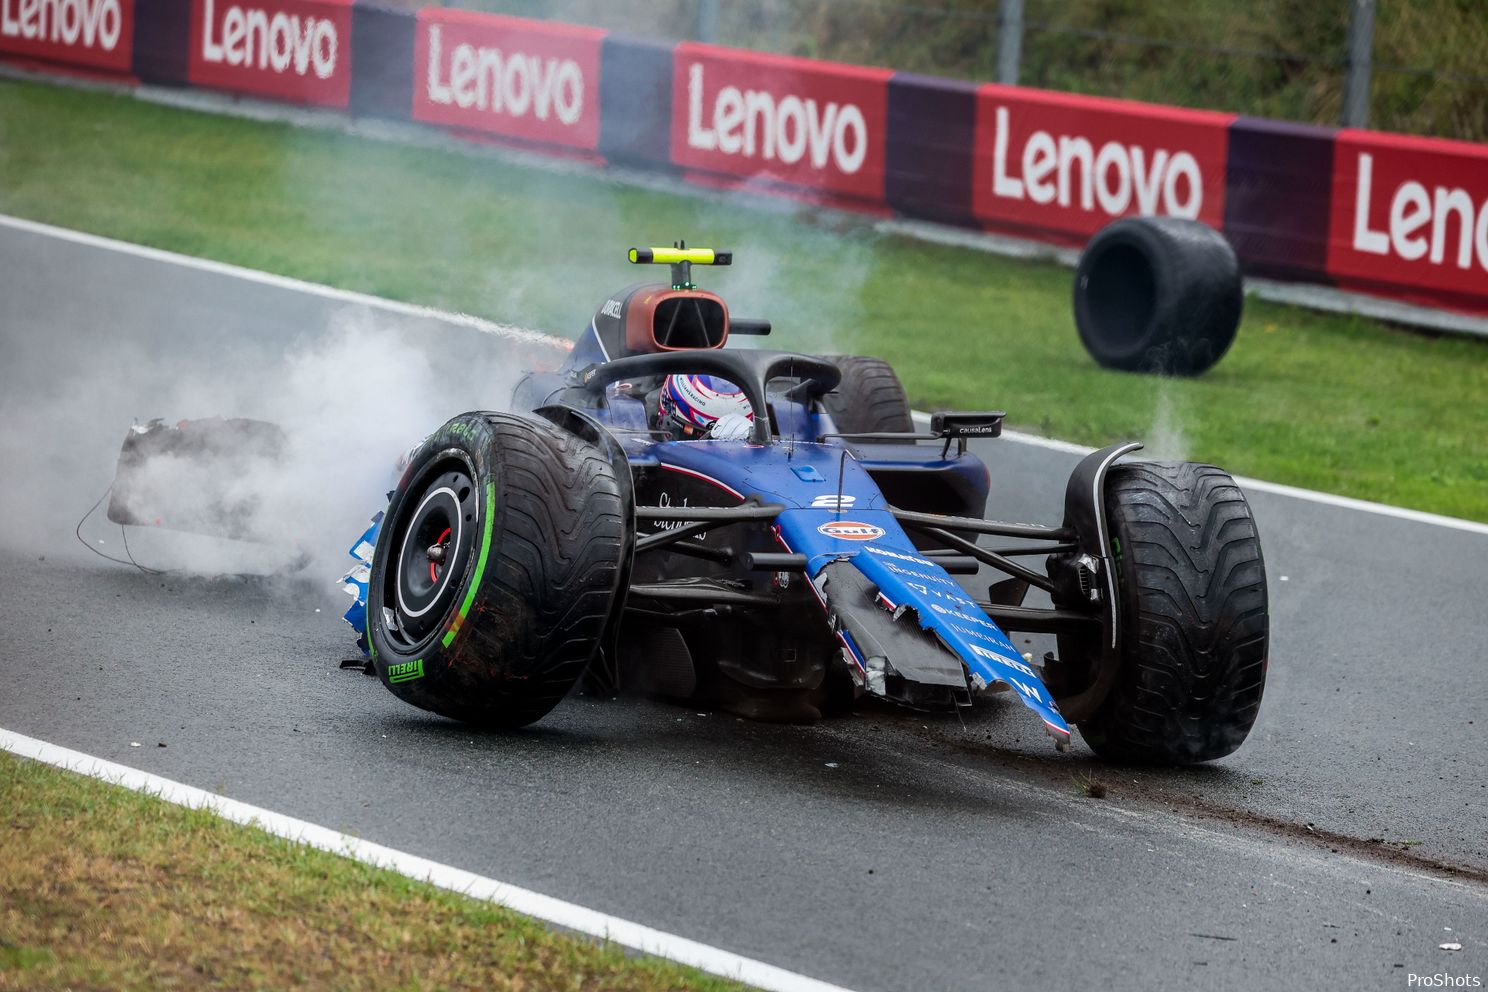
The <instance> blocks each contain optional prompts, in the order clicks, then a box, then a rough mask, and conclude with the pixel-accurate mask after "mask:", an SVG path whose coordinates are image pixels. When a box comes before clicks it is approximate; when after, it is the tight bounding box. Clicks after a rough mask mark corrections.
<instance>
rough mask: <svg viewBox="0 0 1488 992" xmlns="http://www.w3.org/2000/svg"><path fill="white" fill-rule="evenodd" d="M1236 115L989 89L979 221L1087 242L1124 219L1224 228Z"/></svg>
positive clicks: (977, 162) (984, 90)
mask: <svg viewBox="0 0 1488 992" xmlns="http://www.w3.org/2000/svg"><path fill="white" fill-rule="evenodd" d="M1234 120H1235V115H1234V114H1219V113H1212V112H1209V111H1200V110H1181V109H1178V108H1176V107H1160V106H1154V105H1152V104H1143V103H1130V102H1127V101H1124V100H1106V99H1100V98H1096V97H1086V96H1077V95H1074V94H1068V93H1049V92H1043V91H1039V90H1029V89H1023V88H1021V87H1010V86H999V85H995V84H988V85H985V86H982V87H981V88H980V89H979V90H978V91H977V123H976V151H975V154H974V156H973V160H974V165H973V168H974V170H975V172H974V176H973V186H972V206H973V209H974V211H975V214H976V216H977V218H978V219H980V220H983V221H985V222H988V223H990V224H994V225H1014V226H1018V227H1029V228H1037V229H1040V230H1044V231H1051V232H1057V233H1059V234H1061V235H1064V236H1066V237H1071V236H1072V237H1074V238H1078V239H1081V240H1083V239H1084V238H1087V237H1089V236H1090V235H1092V234H1094V233H1095V232H1096V231H1098V230H1099V229H1100V228H1102V227H1104V226H1105V225H1106V224H1109V223H1110V222H1111V221H1112V220H1115V219H1116V218H1117V217H1124V216H1126V215H1128V214H1143V215H1154V214H1155V215H1167V216H1173V217H1187V218H1191V219H1195V220H1201V221H1204V222H1205V223H1207V224H1209V225H1211V226H1213V227H1216V228H1218V227H1220V226H1221V225H1222V224H1223V223H1224V202H1225V159H1226V155H1227V154H1228V150H1229V126H1230V124H1231V122H1233V121H1234Z"/></svg>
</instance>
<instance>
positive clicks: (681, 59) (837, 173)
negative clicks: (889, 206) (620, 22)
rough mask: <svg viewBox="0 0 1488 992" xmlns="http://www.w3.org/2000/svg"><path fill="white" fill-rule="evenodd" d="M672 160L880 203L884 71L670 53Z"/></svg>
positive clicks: (682, 49)
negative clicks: (671, 67) (672, 54)
mask: <svg viewBox="0 0 1488 992" xmlns="http://www.w3.org/2000/svg"><path fill="white" fill-rule="evenodd" d="M672 65H673V69H672V162H673V163H674V164H676V165H679V166H682V167H683V168H687V169H698V170H702V171H707V172H713V173H721V174H723V175H727V176H739V177H743V178H756V177H757V178H762V179H767V180H774V181H778V182H783V183H790V184H792V185H794V186H801V187H805V188H807V189H812V190H821V191H823V192H827V193H833V194H839V195H845V196H852V197H862V198H866V199H872V200H882V199H883V196H884V149H885V146H886V143H887V130H888V129H887V126H886V120H887V117H888V95H889V77H891V76H892V75H893V72H892V71H890V70H888V69H864V68H860V67H858V66H850V65H838V64H836V63H833V62H817V61H814V60H812V59H798V58H788V57H786V56H780V55H764V54H761V53H758V52H744V51H737V50H735V49H731V48H718V47H715V46H712V45H700V44H694V43H683V44H681V45H678V46H677V49H676V53H675V55H674V57H673V63H672Z"/></svg>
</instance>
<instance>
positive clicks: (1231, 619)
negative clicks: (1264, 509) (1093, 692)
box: [1079, 462, 1270, 764]
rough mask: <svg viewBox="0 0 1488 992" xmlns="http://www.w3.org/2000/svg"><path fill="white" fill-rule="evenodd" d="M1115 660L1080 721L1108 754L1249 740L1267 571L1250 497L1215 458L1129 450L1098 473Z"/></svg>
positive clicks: (1223, 750)
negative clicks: (1151, 455)
mask: <svg viewBox="0 0 1488 992" xmlns="http://www.w3.org/2000/svg"><path fill="white" fill-rule="evenodd" d="M1106 512H1107V514H1108V518H1109V522H1110V529H1111V536H1112V542H1113V544H1114V549H1113V550H1114V552H1115V561H1116V569H1117V576H1118V585H1119V596H1120V599H1121V630H1122V648H1121V658H1120V668H1119V670H1118V673H1117V677H1116V682H1115V684H1114V685H1113V687H1112V689H1111V692H1110V694H1109V695H1108V696H1107V697H1106V699H1105V700H1104V702H1102V703H1101V705H1100V707H1099V708H1098V709H1097V710H1096V712H1095V714H1094V715H1093V716H1092V717H1090V718H1088V719H1086V720H1082V721H1081V722H1080V723H1079V728H1080V735H1081V736H1082V737H1084V738H1085V741H1086V743H1088V744H1089V745H1090V747H1091V748H1092V749H1093V750H1094V751H1095V752H1096V753H1097V754H1099V755H1101V756H1102V757H1104V758H1109V759H1111V760H1115V761H1128V762H1142V763H1155V764H1190V763H1193V762H1198V761H1209V760H1211V759H1213V758H1220V757H1223V756H1224V755H1226V754H1229V753H1230V752H1232V751H1234V750H1235V749H1236V748H1237V747H1239V746H1240V744H1241V742H1243V741H1244V740H1245V737H1246V735H1247V734H1248V733H1249V732H1250V728H1251V726H1252V725H1253V724H1254V723H1255V718H1256V712H1257V710H1258V709H1259V707H1260V703H1261V693H1262V690H1263V689H1264V687H1265V682H1266V649H1267V639H1268V636H1269V628H1270V620H1269V613H1268V610H1267V603H1266V571H1265V565H1264V562H1263V561H1262V559H1261V544H1260V538H1259V536H1258V535H1257V533H1256V526H1255V521H1254V519H1253V518H1252V516H1251V513H1250V506H1249V504H1248V503H1246V501H1245V496H1244V494H1243V493H1242V492H1241V491H1240V487H1239V486H1237V485H1236V484H1235V481H1234V480H1233V479H1232V478H1230V476H1229V475H1228V474H1227V473H1225V472H1223V471H1221V470H1220V469H1217V468H1215V467H1214V466H1212V465H1197V464H1194V463H1191V462H1183V463H1177V464H1164V463H1156V462H1136V463H1131V464H1125V465H1117V466H1115V467H1114V468H1112V469H1111V472H1110V474H1109V476H1108V477H1107V481H1106Z"/></svg>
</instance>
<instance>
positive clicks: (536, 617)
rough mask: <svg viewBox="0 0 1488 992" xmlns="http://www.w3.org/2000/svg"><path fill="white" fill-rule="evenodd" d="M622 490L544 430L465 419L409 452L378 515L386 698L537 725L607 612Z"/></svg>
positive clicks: (595, 459) (378, 628)
mask: <svg viewBox="0 0 1488 992" xmlns="http://www.w3.org/2000/svg"><path fill="white" fill-rule="evenodd" d="M627 494H628V489H623V488H622V486H621V484H620V481H619V480H617V478H616V475H615V469H614V468H613V467H612V466H611V464H610V462H609V461H608V460H607V459H606V458H605V456H604V455H603V454H601V452H600V451H599V450H598V449H597V448H595V447H594V446H593V445H591V444H590V443H588V442H587V441H584V440H582V439H580V438H578V437H575V436H574V435H572V434H569V433H568V432H566V431H563V430H561V429H560V428H558V427H555V426H553V425H551V424H548V423H546V422H543V421H535V420H529V419H527V418H525V417H519V416H515V415H512V414H504V413H467V414H463V415H461V416H459V417H456V418H455V419H453V420H451V421H450V422H449V423H447V424H445V425H444V426H443V427H442V428H440V429H439V430H438V431H436V432H435V433H434V434H433V435H431V436H430V437H429V438H428V439H426V440H425V441H424V443H423V444H422V445H421V446H420V447H419V449H418V450H417V452H415V454H414V456H413V458H412V460H411V462H410V464H409V467H408V469H407V470H406V471H405V473H404V475H403V478H402V480H401V481H400V482H399V485H398V488H397V490H396V491H395V492H394V494H393V497H392V500H391V502H390V503H389V505H388V509H387V512H386V514H385V515H384V518H383V521H382V526H381V528H380V530H379V533H378V540H377V548H376V551H375V552H374V554H373V563H372V572H371V577H370V580H369V583H368V590H367V595H368V601H367V630H368V634H369V639H370V642H371V648H372V662H373V665H374V667H375V668H376V671H377V675H378V677H379V678H380V679H381V680H382V682H383V684H384V685H386V686H387V687H388V688H389V689H390V690H391V691H392V692H393V694H394V695H396V696H398V697H399V698H401V699H403V700H404V701H406V702H409V703H412V704H413V705H415V706H419V707H422V708H423V709H426V710H431V711H433V712H435V713H439V714H442V715H444V716H448V717H452V718H454V719H457V720H464V721H467V722H470V723H476V724H481V725H484V726H490V727H496V728H514V727H521V726H524V725H526V724H529V723H531V722H533V721H534V720H537V719H539V718H541V717H542V716H543V715H545V714H546V713H547V712H548V711H549V710H551V709H552V708H553V707H554V706H555V705H557V703H558V701H559V700H560V699H562V698H563V696H564V695H565V694H566V693H567V692H568V691H569V689H570V688H571V687H572V686H573V684H574V683H575V682H576V681H577V680H578V678H579V676H580V675H581V674H582V673H583V671H584V669H585V667H586V666H587V665H588V664H589V662H590V661H591V659H592V658H593V657H594V654H595V650H596V648H597V646H598V645H599V644H600V642H601V639H602V635H603V633H604V631H605V629H606V624H607V622H608V621H609V619H610V617H611V614H612V611H614V610H615V609H618V608H619V604H620V598H621V597H620V596H619V586H620V584H621V582H622V581H623V575H624V572H625V569H624V567H623V566H624V564H625V563H624V558H625V556H626V555H628V554H629V549H630V541H629V538H628V528H630V526H631V520H630V517H631V510H630V507H629V506H628V505H627V499H628V496H627Z"/></svg>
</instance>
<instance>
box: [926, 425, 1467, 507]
mask: <svg viewBox="0 0 1488 992" xmlns="http://www.w3.org/2000/svg"><path fill="white" fill-rule="evenodd" d="M912 413H913V414H914V419H915V422H916V423H917V424H920V425H921V426H924V427H928V426H930V414H928V413H923V412H921V411H919V410H914V411H912ZM1002 438H1003V440H1005V441H1013V442H1016V443H1017V444H1027V445H1031V446H1033V447H1035V448H1047V449H1049V450H1050V451H1059V452H1063V453H1064V454H1069V455H1088V454H1090V453H1091V452H1092V451H1094V450H1095V449H1094V448H1088V447H1086V446H1085V445H1083V444H1072V443H1071V442H1069V441H1057V440H1055V439H1053V438H1047V437H1039V436H1038V435H1037V434H1024V433H1022V432H1021V431H1007V430H1005V431H1003V432H1002ZM1235 481H1236V482H1238V483H1240V485H1241V486H1243V487H1244V488H1246V489H1250V490H1254V491H1255V492H1260V493H1273V494H1275V495H1277V496H1290V497H1291V498H1293V499H1301V500H1306V501H1307V502H1309V503H1321V504H1322V505H1324V506H1333V507H1337V508H1339V509H1343V510H1358V511H1359V512H1360V513H1373V514H1376V515H1377V516H1381V517H1394V518H1395V519H1397V520H1409V521H1412V522H1414V523H1418V524H1430V525H1431V526H1433V527H1448V528H1451V529H1452V530H1462V531H1467V532H1468V533H1469V534H1483V535H1488V524H1482V523H1478V522H1477V521H1476V520H1463V519H1461V518H1459V517H1446V516H1442V515H1441V514H1439V513H1426V512H1425V511H1423V510H1408V509H1406V508H1405V507H1403V506H1391V505H1389V504H1388V503H1371V502H1370V501H1369V500H1366V499H1354V498H1352V497H1349V496H1335V495H1334V494H1333V493H1320V492H1317V491H1316V490H1313V489H1302V488H1300V487H1298V486H1286V485H1282V484H1281V483H1279V482H1267V481H1265V480H1264V479H1251V478H1248V477H1246V476H1243V475H1237V476H1235Z"/></svg>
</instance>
